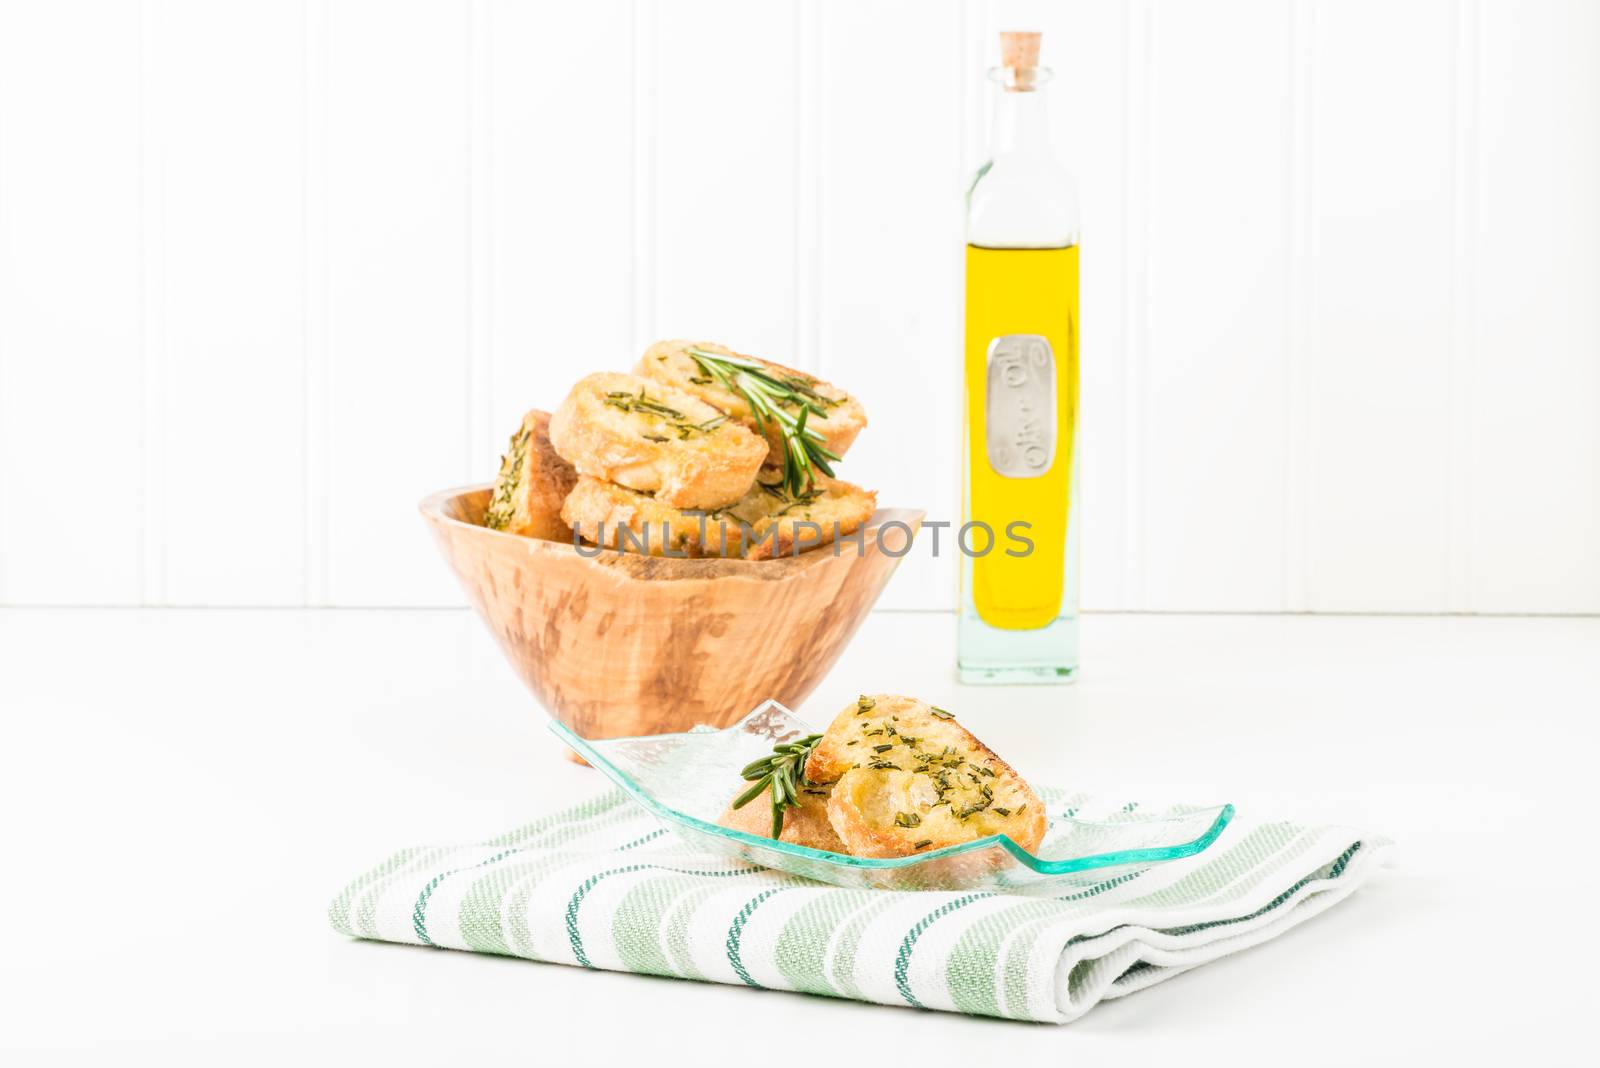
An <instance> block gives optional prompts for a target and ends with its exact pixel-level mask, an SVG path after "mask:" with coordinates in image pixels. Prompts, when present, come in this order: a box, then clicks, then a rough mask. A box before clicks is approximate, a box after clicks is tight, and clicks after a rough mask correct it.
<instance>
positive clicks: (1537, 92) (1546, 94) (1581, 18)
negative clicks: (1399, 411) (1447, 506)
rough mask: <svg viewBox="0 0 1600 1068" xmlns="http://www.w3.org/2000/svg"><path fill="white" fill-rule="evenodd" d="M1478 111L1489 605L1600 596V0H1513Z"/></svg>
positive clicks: (1474, 346)
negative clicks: (1595, 0) (1599, 0)
mask: <svg viewBox="0 0 1600 1068" xmlns="http://www.w3.org/2000/svg"><path fill="white" fill-rule="evenodd" d="M1470 43H1471V45H1472V47H1473V48H1475V49H1476V51H1477V59H1476V62H1477V63H1478V64H1479V69H1480V71H1481V78H1480V80H1479V81H1478V83H1477V91H1476V100H1475V103H1474V108H1475V110H1476V112H1477V130H1476V137H1475V142H1476V149H1477V153H1476V159H1475V164H1476V167H1477V171H1478V176H1477V183H1476V188H1475V189H1473V190H1471V191H1470V195H1472V196H1473V197H1474V204H1473V208H1474V212H1473V214H1474V216H1475V218H1474V225H1473V232H1474V235H1475V240H1474V255H1473V265H1474V274H1473V276H1472V278H1471V290H1470V294H1471V295H1470V297H1469V298H1468V299H1469V300H1470V302H1471V309H1472V319H1471V320H1470V321H1469V325H1468V328H1467V336H1468V338H1469V339H1470V344H1471V356H1470V359H1471V365H1470V376H1469V377H1470V381H1471V386H1470V394H1469V399H1468V402H1467V403H1468V406H1467V412H1468V415H1467V418H1466V424H1467V427H1468V429H1467V440H1466V442H1465V454H1466V457H1467V459H1466V466H1467V468H1468V471H1469V475H1468V478H1469V479H1470V482H1469V493H1470V504H1469V508H1468V515H1469V516H1470V526H1469V527H1468V529H1467V530H1466V531H1464V532H1460V533H1461V535H1462V536H1464V537H1465V538H1466V539H1467V548H1466V552H1467V554H1468V559H1469V561H1470V571H1469V573H1470V575H1471V580H1470V586H1469V591H1468V600H1467V603H1466V605H1465V607H1466V608H1468V609H1472V610H1477V611H1486V612H1517V611H1529V610H1541V611H1558V612H1594V611H1596V610H1600V411H1597V409H1600V135H1597V130H1600V5H1597V4H1594V3H1590V2H1586V0H1537V2H1533V3H1512V2H1511V0H1498V2H1494V3H1490V4H1488V5H1487V6H1486V8H1485V9H1484V11H1483V12H1482V16H1481V22H1480V23H1479V25H1478V26H1477V32H1476V34H1475V36H1474V38H1473V39H1472V40H1471V42H1470Z"/></svg>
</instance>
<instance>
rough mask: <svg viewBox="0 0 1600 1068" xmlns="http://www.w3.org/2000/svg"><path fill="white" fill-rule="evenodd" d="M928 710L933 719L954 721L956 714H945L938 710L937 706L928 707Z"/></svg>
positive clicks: (943, 711)
mask: <svg viewBox="0 0 1600 1068" xmlns="http://www.w3.org/2000/svg"><path fill="white" fill-rule="evenodd" d="M929 708H930V709H931V710H932V712H933V714H934V717H935V718H937V719H955V718H956V714H955V713H954V712H946V711H945V710H944V709H942V708H940V707H939V706H938V705H930V706H929Z"/></svg>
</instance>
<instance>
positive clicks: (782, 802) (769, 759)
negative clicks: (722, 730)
mask: <svg viewBox="0 0 1600 1068" xmlns="http://www.w3.org/2000/svg"><path fill="white" fill-rule="evenodd" d="M820 741H822V735H820V734H808V735H806V736H805V737H804V738H801V739H799V740H798V741H793V742H784V743H783V744H782V745H778V746H774V747H773V750H772V755H771V756H764V757H762V758H761V759H760V760H754V761H751V762H750V763H749V764H747V765H745V769H744V770H743V771H741V772H740V773H739V776H740V778H742V779H744V780H745V781H747V782H753V783H755V785H754V786H752V787H750V789H748V790H746V791H745V792H744V793H742V794H740V795H739V796H738V797H737V798H735V799H734V802H733V807H734V808H743V807H744V806H746V805H748V804H749V803H750V802H752V801H754V800H755V799H756V798H757V797H760V796H761V791H763V790H765V789H766V788H767V787H769V786H770V787H772V837H773V838H777V837H778V835H779V834H780V833H782V831H783V810H784V809H786V808H789V807H790V806H791V805H797V804H799V803H800V791H801V790H802V789H803V788H805V787H807V786H811V785H814V784H813V783H809V782H807V781H806V760H807V759H808V758H810V756H811V750H813V749H815V748H816V747H817V743H818V742H820Z"/></svg>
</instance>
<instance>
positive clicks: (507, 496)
mask: <svg viewBox="0 0 1600 1068" xmlns="http://www.w3.org/2000/svg"><path fill="white" fill-rule="evenodd" d="M528 437H529V431H528V428H527V427H518V428H517V432H516V433H515V434H512V435H511V444H510V445H508V446H507V447H506V454H505V456H504V457H502V458H501V460H500V477H498V478H496V479H495V483H494V495H493V497H491V498H490V500H489V507H488V509H487V510H486V511H485V512H484V513H483V525H484V526H486V527H488V528H489V529H491V530H504V529H505V528H506V527H508V526H510V525H511V520H512V517H513V516H515V515H516V514H517V504H516V501H515V500H514V499H513V494H515V493H516V490H517V483H518V482H519V481H520V480H521V479H522V466H523V464H525V463H527V461H528Z"/></svg>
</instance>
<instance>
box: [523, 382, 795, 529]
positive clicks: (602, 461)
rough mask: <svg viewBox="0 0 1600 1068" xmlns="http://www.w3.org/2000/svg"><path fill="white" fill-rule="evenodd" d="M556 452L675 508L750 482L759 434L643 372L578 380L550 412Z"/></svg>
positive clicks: (762, 454) (718, 501) (719, 502)
mask: <svg viewBox="0 0 1600 1068" xmlns="http://www.w3.org/2000/svg"><path fill="white" fill-rule="evenodd" d="M550 441H551V442H552V444H554V446H555V449H556V452H558V453H560V454H561V456H562V457H563V458H564V459H566V461H567V462H568V463H570V464H572V466H573V467H575V468H577V470H578V473H579V474H581V475H591V476H593V477H595V478H600V479H604V480H605V481H607V482H615V483H617V484H618V485H622V486H626V487H628V488H629V489H635V490H639V491H641V492H644V493H653V494H655V496H656V498H657V499H658V500H660V501H662V502H663V503H665V504H670V505H673V506H674V507H677V508H721V507H724V506H725V505H729V504H732V503H733V502H734V501H737V500H738V499H739V498H740V497H743V496H744V495H745V493H746V492H747V491H748V490H749V489H750V486H751V484H752V483H754V482H755V480H756V473H757V472H758V471H759V470H760V469H761V462H762V461H763V460H764V459H766V455H767V449H766V445H765V443H764V442H763V441H762V439H761V438H759V437H757V436H756V435H755V434H754V433H752V432H751V431H750V430H749V429H748V428H746V427H745V426H743V425H741V424H740V423H739V422H737V421H736V420H733V419H730V418H729V417H728V416H727V414H726V413H724V412H722V411H721V410H719V409H717V408H714V407H712V406H711V405H709V404H707V403H706V402H705V401H703V400H700V399H699V398H698V397H694V396H691V395H689V394H687V393H683V392H680V391H678V390H676V389H672V388H671V387H668V386H663V385H662V384H661V383H659V382H655V381H652V380H651V379H648V378H638V377H635V376H633V375H619V374H608V373H601V374H593V375H589V376H588V377H587V378H584V379H581V380H580V381H579V382H578V384H577V385H575V386H573V387H572V392H571V393H569V394H567V399H566V400H564V401H562V403H561V407H559V408H557V409H556V413H555V415H554V416H552V417H551V419H550Z"/></svg>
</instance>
